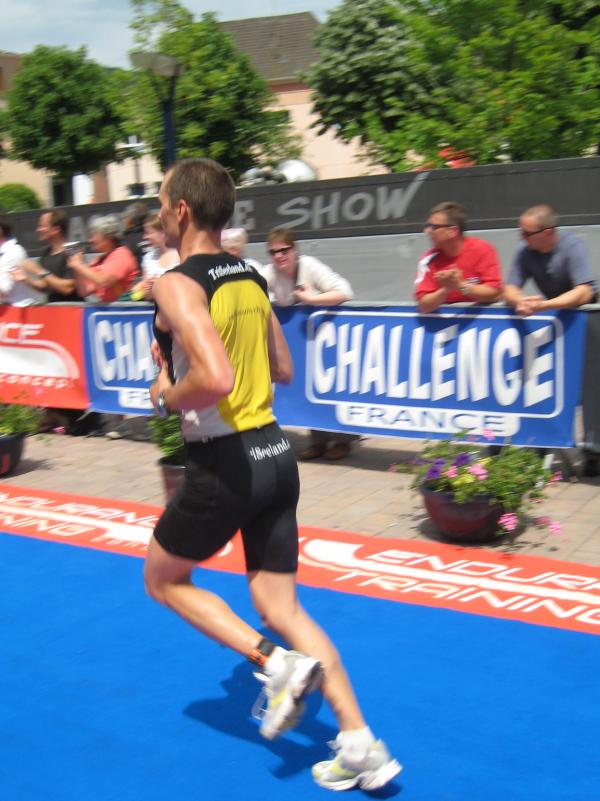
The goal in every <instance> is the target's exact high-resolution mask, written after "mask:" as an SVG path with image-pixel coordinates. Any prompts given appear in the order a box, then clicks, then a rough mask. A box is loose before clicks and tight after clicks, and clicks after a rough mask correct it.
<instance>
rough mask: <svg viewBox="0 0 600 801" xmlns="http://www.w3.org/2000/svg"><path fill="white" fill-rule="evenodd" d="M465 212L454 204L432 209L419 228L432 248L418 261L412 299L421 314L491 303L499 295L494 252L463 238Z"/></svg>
mask: <svg viewBox="0 0 600 801" xmlns="http://www.w3.org/2000/svg"><path fill="white" fill-rule="evenodd" d="M466 227H467V213H466V211H465V209H464V208H463V207H462V206H461V205H459V204H458V203H452V202H449V201H448V202H444V203H439V204H438V205H437V206H434V207H433V208H432V209H431V211H430V212H429V217H428V219H427V222H426V223H425V226H424V228H423V230H424V232H425V233H426V234H427V235H428V236H429V239H430V240H431V244H432V247H431V248H430V249H429V250H427V251H426V252H425V253H424V254H423V255H422V256H421V259H420V260H419V266H418V269H417V276H416V278H415V299H416V301H417V303H418V306H419V311H420V312H421V313H423V314H427V313H428V312H432V311H435V310H436V309H438V308H439V307H440V306H442V305H443V304H445V303H469V302H470V303H483V304H488V303H494V301H496V300H498V299H499V297H500V295H501V292H502V273H501V270H500V262H499V260H498V254H497V253H496V249H495V248H494V246H493V245H491V244H490V243H489V242H486V241H484V240H483V239H477V238H476V237H474V236H465V230H466Z"/></svg>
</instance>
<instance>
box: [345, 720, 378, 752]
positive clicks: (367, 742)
mask: <svg viewBox="0 0 600 801" xmlns="http://www.w3.org/2000/svg"><path fill="white" fill-rule="evenodd" d="M337 742H338V743H339V745H341V747H342V750H343V751H344V754H347V755H349V756H353V757H355V758H360V757H362V756H364V755H365V754H366V753H367V751H368V750H369V748H370V746H371V745H373V743H374V742H375V737H374V736H373V732H372V731H371V729H370V728H369V727H368V726H365V727H364V728H362V729H346V730H345V731H341V732H340V733H339V734H338V736H337Z"/></svg>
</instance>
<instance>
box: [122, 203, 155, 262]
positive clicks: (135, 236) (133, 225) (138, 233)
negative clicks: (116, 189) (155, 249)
mask: <svg viewBox="0 0 600 801" xmlns="http://www.w3.org/2000/svg"><path fill="white" fill-rule="evenodd" d="M148 211H149V209H148V206H147V205H146V204H145V203H142V202H141V201H140V200H136V202H135V203H130V204H129V206H127V208H126V209H125V211H124V212H123V214H122V216H121V223H122V226H123V236H122V240H123V241H122V244H123V245H124V246H125V247H126V248H129V250H130V251H131V252H132V253H133V257H134V259H135V261H136V264H137V269H138V273H139V272H141V269H142V260H143V258H144V253H145V252H146V241H145V238H144V222H145V220H146V217H147V216H148Z"/></svg>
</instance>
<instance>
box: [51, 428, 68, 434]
mask: <svg viewBox="0 0 600 801" xmlns="http://www.w3.org/2000/svg"><path fill="white" fill-rule="evenodd" d="M52 431H54V433H55V434H64V433H65V427H64V426H56V428H53V429H52Z"/></svg>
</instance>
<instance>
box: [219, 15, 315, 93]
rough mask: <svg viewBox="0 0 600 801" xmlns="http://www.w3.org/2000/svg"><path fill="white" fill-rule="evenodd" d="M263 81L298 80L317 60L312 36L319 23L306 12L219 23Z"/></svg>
mask: <svg viewBox="0 0 600 801" xmlns="http://www.w3.org/2000/svg"><path fill="white" fill-rule="evenodd" d="M219 24H220V26H221V27H222V28H223V30H225V31H227V33H228V34H230V35H231V36H232V37H233V40H234V41H235V44H236V47H237V48H238V50H241V51H242V52H243V53H246V55H247V56H248V57H249V59H250V62H251V63H252V66H253V67H254V69H255V70H256V71H257V72H258V73H259V74H260V75H262V77H263V78H264V79H265V80H266V81H293V80H298V73H299V72H301V71H303V70H306V69H308V68H309V67H310V65H311V64H314V62H315V61H317V58H318V54H317V51H316V50H315V48H314V46H313V44H312V37H313V34H314V32H315V30H316V29H317V28H318V26H319V22H318V20H317V19H316V18H315V17H314V16H313V15H312V14H311V13H310V12H308V11H303V12H302V13H300V14H282V15H280V16H276V17H255V18H253V19H239V20H231V21H229V22H221V23H219Z"/></svg>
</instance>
